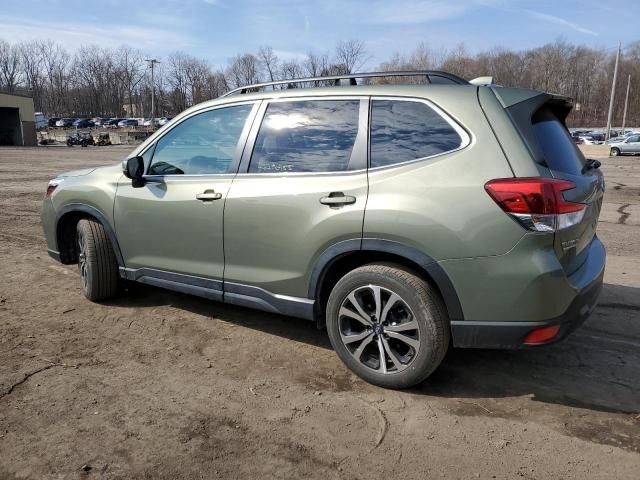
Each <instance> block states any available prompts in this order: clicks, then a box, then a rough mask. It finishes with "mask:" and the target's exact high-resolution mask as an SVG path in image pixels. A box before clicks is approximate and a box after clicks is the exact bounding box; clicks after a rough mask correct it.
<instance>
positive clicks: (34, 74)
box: [18, 40, 45, 110]
mask: <svg viewBox="0 0 640 480" xmlns="http://www.w3.org/2000/svg"><path fill="white" fill-rule="evenodd" d="M18 49H19V51H20V58H21V64H22V71H23V73H24V78H25V86H26V88H27V90H29V91H30V92H31V94H32V95H33V103H34V105H35V108H36V110H44V105H43V91H44V82H45V76H44V74H43V64H44V59H43V57H42V45H41V42H39V41H38V40H35V41H32V42H27V43H24V44H22V45H19V47H18Z"/></svg>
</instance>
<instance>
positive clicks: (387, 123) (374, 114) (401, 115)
mask: <svg viewBox="0 0 640 480" xmlns="http://www.w3.org/2000/svg"><path fill="white" fill-rule="evenodd" d="M462 145H463V138H462V137H461V135H460V134H459V133H458V131H457V130H456V129H455V128H454V127H453V126H452V125H451V124H450V123H449V122H448V121H447V120H446V119H445V118H443V117H442V115H440V114H439V113H438V112H436V111H435V110H434V109H433V108H431V107H430V106H429V105H427V104H426V103H423V102H419V101H408V100H375V99H374V100H373V102H372V106H371V136H370V151H371V153H370V156H371V167H372V168H375V167H384V166H388V165H394V164H397V163H402V162H408V161H411V160H418V159H422V158H427V157H432V156H434V155H438V154H441V153H445V152H449V151H452V150H456V149H458V148H460V147H461V146H462Z"/></svg>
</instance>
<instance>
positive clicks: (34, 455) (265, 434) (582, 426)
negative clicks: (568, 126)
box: [0, 147, 640, 480]
mask: <svg viewBox="0 0 640 480" xmlns="http://www.w3.org/2000/svg"><path fill="white" fill-rule="evenodd" d="M128 151H129V149H127V148H124V147H103V148H86V149H80V148H74V149H67V148H60V147H40V148H2V149H0V178H2V179H3V182H2V187H3V188H2V189H1V190H0V207H1V208H0V478H1V479H13V478H38V479H40V478H53V479H58V478H60V479H67V478H80V477H81V478H87V477H89V478H113V479H115V478H122V479H132V478H166V479H175V478H261V477H265V478H271V477H273V478H296V479H298V478H322V479H326V478H346V479H351V478H385V477H387V478H396V477H397V478H403V479H425V478H440V477H443V478H444V477H446V478H461V479H467V478H499V479H514V478H518V477H522V478H529V479H533V478H541V479H551V478H553V479H559V478H562V479H573V478H576V479H581V480H582V479H587V478H588V479H604V478H617V479H637V478H638V475H639V474H638V472H640V415H639V412H640V382H638V380H639V379H640V348H639V347H640V158H638V157H635V158H634V157H622V158H615V159H610V158H603V167H602V168H603V170H604V172H605V174H606V178H607V193H606V197H605V205H604V209H603V213H602V217H601V221H600V224H599V227H598V228H599V235H600V237H601V238H602V240H603V241H604V243H605V245H606V246H607V249H608V255H609V256H608V269H607V272H606V276H605V282H606V285H605V290H604V294H603V296H602V298H601V304H600V306H599V307H598V308H597V309H596V311H595V313H594V315H593V316H592V318H591V319H590V320H589V321H588V322H587V323H586V324H585V325H584V327H583V328H581V329H580V330H578V331H577V332H576V333H575V334H574V335H572V336H571V337H570V338H569V339H567V340H566V341H564V342H562V343H560V344H558V345H554V346H551V347H548V348H544V349H538V350H530V351H518V352H510V351H492V350H454V351H450V352H449V354H448V355H447V357H446V359H445V361H444V363H443V365H442V367H441V368H440V369H439V370H438V371H437V372H436V373H435V374H434V375H433V376H432V377H431V378H430V379H429V380H427V382H425V383H424V384H423V385H421V386H420V387H419V388H416V389H414V390H411V391H404V392H395V391H385V390H382V389H379V388H376V387H373V386H371V385H368V384H366V383H364V382H363V381H361V380H359V379H358V378H356V377H354V376H353V375H352V374H350V373H349V372H348V371H347V370H346V368H345V367H344V366H343V365H342V364H341V363H340V361H339V360H338V358H337V357H336V355H335V354H334V353H333V351H332V350H331V348H330V345H329V342H328V340H327V337H326V334H325V332H322V331H318V330H316V328H315V326H314V325H312V324H311V323H307V322H304V321H299V320H295V319H292V318H287V317H280V316H276V315H271V314H266V313H261V312H256V311H252V310H247V309H243V308H238V307H231V306H225V305H221V304H217V303H212V302H209V301H206V300H203V299H199V298H194V297H189V296H186V295H180V294H175V293H171V292H166V291H162V290H159V289H153V288H147V287H141V288H139V289H136V291H135V292H130V293H128V294H126V295H124V296H123V297H121V298H119V299H117V300H114V301H112V302H108V303H105V304H94V303H91V302H89V301H87V300H86V299H85V298H84V297H83V296H82V294H81V292H80V287H79V278H78V275H77V272H76V268H75V266H62V265H59V264H57V263H56V262H54V261H53V260H51V259H50V258H49V257H48V256H47V254H46V249H45V243H44V240H43V237H42V232H41V228H40V223H39V222H40V219H39V212H40V206H41V200H42V196H43V192H44V190H45V186H46V182H47V180H48V179H49V178H51V177H53V176H55V174H56V173H59V172H62V171H65V170H70V169H75V168H80V167H84V166H94V165H102V164H108V163H111V162H115V161H118V160H120V159H122V158H124V157H125V156H126V154H127V153H128ZM604 151H605V149H603V148H591V149H590V150H589V153H590V155H592V156H593V155H595V156H602V154H603V153H604Z"/></svg>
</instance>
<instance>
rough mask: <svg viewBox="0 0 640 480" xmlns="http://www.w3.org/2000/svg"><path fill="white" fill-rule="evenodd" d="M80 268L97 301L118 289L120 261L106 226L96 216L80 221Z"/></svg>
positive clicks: (87, 292)
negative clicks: (117, 259) (95, 218)
mask: <svg viewBox="0 0 640 480" xmlns="http://www.w3.org/2000/svg"><path fill="white" fill-rule="evenodd" d="M77 240H78V245H77V247H78V269H79V270H80V285H81V286H82V290H83V291H84V294H85V296H86V297H87V298H88V299H89V300H91V301H94V302H97V301H100V300H106V299H108V298H111V297H113V296H115V295H116V293H117V292H118V262H117V261H116V257H115V254H114V253H113V248H112V247H111V242H110V241H109V238H108V237H107V233H106V232H105V230H104V227H103V226H102V225H101V224H100V223H99V222H97V221H95V220H89V219H83V220H80V221H79V222H78V227H77Z"/></svg>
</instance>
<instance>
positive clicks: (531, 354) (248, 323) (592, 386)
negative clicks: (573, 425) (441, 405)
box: [108, 284, 640, 413]
mask: <svg viewBox="0 0 640 480" xmlns="http://www.w3.org/2000/svg"><path fill="white" fill-rule="evenodd" d="M132 290H133V291H131V292H126V293H125V295H123V296H122V297H120V298H119V299H116V300H114V301H111V302H109V303H108V305H112V306H120V307H128V308H132V307H133V308H144V307H149V306H160V305H171V306H173V307H175V308H179V309H184V310H186V311H190V312H192V313H195V314H198V315H203V316H207V317H212V318H218V319H221V320H224V321H227V322H231V323H233V324H235V325H238V326H242V327H246V328H251V329H254V330H257V331H260V332H263V333H267V334H270V335H277V336H280V337H283V338H288V339H291V340H293V341H296V342H303V343H306V344H309V345H314V346H317V347H321V348H326V349H331V344H330V343H329V339H328V337H327V335H326V332H325V331H323V330H319V329H318V328H317V326H316V324H315V322H306V321H304V320H299V319H295V318H291V317H285V316H282V315H276V314H271V313H265V312H260V311H256V310H252V309H248V308H243V307H236V306H232V305H224V304H221V303H218V302H211V301H208V300H205V299H201V298H197V297H192V296H189V295H183V294H178V293H173V292H169V291H165V290H162V289H157V288H154V287H148V286H145V285H139V286H138V285H136V286H135V287H134V288H133V289H132ZM634 298H638V299H640V289H638V288H634V287H625V286H620V285H610V284H609V285H605V292H604V294H603V295H602V297H601V300H600V305H599V307H598V308H597V309H596V310H595V312H594V313H593V315H592V317H591V318H590V319H589V320H588V321H587V322H586V323H585V324H584V325H583V326H582V327H581V328H580V329H578V330H577V331H576V332H574V333H573V334H572V335H571V336H570V337H569V338H568V339H566V340H565V341H563V342H560V343H558V344H555V345H550V346H546V347H542V348H535V349H525V350H485V349H450V350H449V353H448V354H447V356H446V357H445V359H444V362H443V363H442V365H441V366H440V368H438V369H437V370H436V372H434V374H433V375H432V376H431V377H429V379H428V380H427V381H425V382H424V383H423V384H421V385H419V386H418V387H417V388H414V389H411V390H410V392H412V393H414V394H424V395H431V396H438V397H447V398H469V399H482V398H502V397H515V396H529V397H531V399H532V400H535V401H541V402H546V403H553V404H559V405H564V406H571V407H580V408H586V409H590V410H596V411H602V412H614V413H638V411H640V383H639V382H638V379H640V307H639V306H638V305H634V304H633V302H631V303H629V302H628V300H629V299H634Z"/></svg>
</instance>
